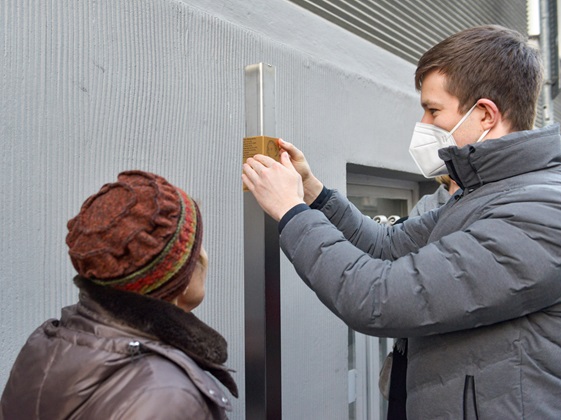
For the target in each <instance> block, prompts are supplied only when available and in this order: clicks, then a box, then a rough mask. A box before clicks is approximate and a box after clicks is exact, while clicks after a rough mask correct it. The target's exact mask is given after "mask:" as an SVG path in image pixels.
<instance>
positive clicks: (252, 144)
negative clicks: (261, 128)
mask: <svg viewBox="0 0 561 420" xmlns="http://www.w3.org/2000/svg"><path fill="white" fill-rule="evenodd" d="M278 140H279V139H278V138H276V137H267V136H255V137H245V138H244V139H243V163H245V161H246V160H247V159H249V158H250V157H253V156H255V155H265V156H269V157H270V158H273V159H275V160H276V161H277V162H278V161H279V159H280V156H279V146H278ZM243 189H244V191H247V187H246V186H245V184H244V186H243Z"/></svg>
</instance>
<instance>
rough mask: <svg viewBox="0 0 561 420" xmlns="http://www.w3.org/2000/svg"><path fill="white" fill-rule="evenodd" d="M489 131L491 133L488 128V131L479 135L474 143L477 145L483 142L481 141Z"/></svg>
mask: <svg viewBox="0 0 561 420" xmlns="http://www.w3.org/2000/svg"><path fill="white" fill-rule="evenodd" d="M489 131H491V129H490V128H489V129H488V130H485V131H484V132H483V134H481V137H479V138H478V139H477V141H476V143H479V142H480V141H481V140H483V139H484V138H485V136H486V135H487V134H489Z"/></svg>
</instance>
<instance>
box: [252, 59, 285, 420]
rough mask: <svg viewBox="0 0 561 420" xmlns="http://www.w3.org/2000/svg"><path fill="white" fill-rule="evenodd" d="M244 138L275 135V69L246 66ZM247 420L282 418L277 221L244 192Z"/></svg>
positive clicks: (269, 66)
mask: <svg viewBox="0 0 561 420" xmlns="http://www.w3.org/2000/svg"><path fill="white" fill-rule="evenodd" d="M245 130H246V137H252V136H270V137H274V135H275V130H276V120H275V68H274V67H273V66H271V65H270V64H264V63H259V64H252V65H249V66H247V67H246V68H245ZM244 276H245V282H244V289H245V290H244V297H245V384H246V387H245V388H246V393H245V395H246V418H247V419H248V420H253V419H256V420H257V419H258V420H262V419H267V420H276V419H279V420H280V419H281V411H282V405H281V349H280V345H281V341H280V249H279V235H278V228H277V222H275V221H274V220H273V219H272V218H270V217H269V216H268V215H266V214H265V213H264V212H263V210H261V208H260V207H259V204H257V201H256V200H255V198H254V197H253V195H252V194H251V193H249V192H245V193H244Z"/></svg>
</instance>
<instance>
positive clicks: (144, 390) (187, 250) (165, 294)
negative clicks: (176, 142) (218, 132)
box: [0, 171, 238, 420]
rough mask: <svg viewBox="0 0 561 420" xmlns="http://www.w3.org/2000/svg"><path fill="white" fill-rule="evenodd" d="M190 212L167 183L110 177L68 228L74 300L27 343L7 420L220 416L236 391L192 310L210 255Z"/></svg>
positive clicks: (10, 386) (138, 174) (215, 344)
mask: <svg viewBox="0 0 561 420" xmlns="http://www.w3.org/2000/svg"><path fill="white" fill-rule="evenodd" d="M201 241H202V221H201V216H200V213H199V209H198V207H197V204H196V203H195V202H194V201H193V200H192V199H191V198H190V197H189V196H188V195H187V194H185V192H183V191H182V190H181V189H179V188H176V187H174V186H173V185H171V184H170V183H168V182H167V181H166V180H165V179H164V178H162V177H160V176H158V175H155V174H151V173H147V172H142V171H128V172H123V173H121V174H119V176H118V181H117V182H116V183H112V184H106V185H104V186H103V187H102V188H101V190H100V191H99V192H98V193H97V194H95V195H93V196H91V197H90V198H88V199H87V200H86V201H85V202H84V204H83V206H82V208H81V210H80V213H79V214H78V215H77V216H76V217H74V218H73V219H71V220H70V221H69V222H68V235H67V238H66V243H67V244H68V247H69V254H70V258H71V260H72V264H73V265H74V268H75V269H76V271H77V272H78V275H77V276H76V277H75V279H74V283H75V284H76V285H77V286H78V288H79V289H80V297H79V302H78V303H77V304H76V305H72V306H69V307H66V308H63V309H62V316H61V319H60V320H52V319H51V320H48V321H46V322H45V323H44V324H43V325H42V326H40V327H39V328H38V329H37V330H36V331H35V332H34V333H33V334H32V335H31V336H30V337H29V339H28V341H27V343H26V344H25V345H24V347H23V349H22V350H21V352H20V354H19V355H18V358H17V360H16V362H15V364H14V366H13V368H12V371H11V374H10V378H9V380H8V383H7V384H6V387H5V389H4V393H3V395H2V401H1V410H0V418H4V419H6V420H8V419H16V418H17V419H20V418H25V419H35V418H37V419H38V418H41V419H66V418H71V419H74V418H76V419H78V418H79V419H90V418H91V419H148V418H150V419H154V418H162V419H164V418H165V419H223V418H226V415H225V411H227V410H231V405H230V401H229V399H228V397H227V396H226V395H225V394H224V392H223V390H222V388H220V387H219V386H218V385H217V384H216V382H215V381H214V380H213V379H212V378H211V377H210V376H209V375H208V374H207V372H208V373H210V374H212V375H213V376H214V377H215V378H216V379H218V380H219V381H220V382H221V383H222V384H223V385H224V386H225V387H226V388H227V389H228V390H229V391H230V392H231V393H232V395H234V396H235V397H237V396H238V393H237V387H236V384H235V382H234V380H233V379H232V377H231V376H230V373H229V371H228V369H226V368H225V367H224V363H225V361H226V359H227V351H226V341H225V340H224V338H223V337H222V336H221V335H220V334H219V333H218V332H216V331H214V330H213V329H212V328H210V327H209V326H207V325H206V324H204V323H203V322H202V321H200V320H199V319H198V318H197V317H196V316H195V315H194V314H192V313H191V310H192V309H194V308H195V307H196V306H197V305H198V304H199V303H200V302H201V301H202V300H203V298H204V282H205V276H206V268H207V263H208V259H207V255H206V252H205V250H204V248H203V247H202V245H201Z"/></svg>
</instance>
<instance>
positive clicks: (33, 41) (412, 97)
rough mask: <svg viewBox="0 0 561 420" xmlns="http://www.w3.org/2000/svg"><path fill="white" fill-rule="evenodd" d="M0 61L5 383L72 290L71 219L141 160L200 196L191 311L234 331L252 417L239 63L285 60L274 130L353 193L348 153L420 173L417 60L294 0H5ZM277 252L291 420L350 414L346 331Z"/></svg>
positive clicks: (356, 159)
mask: <svg viewBox="0 0 561 420" xmlns="http://www.w3.org/2000/svg"><path fill="white" fill-rule="evenodd" d="M0 57H1V61H0V69H1V70H0V116H1V117H0V177H1V179H2V182H1V183H0V196H1V197H2V200H1V201H0V216H1V218H2V221H3V227H2V241H1V245H0V267H2V270H1V273H0V284H1V286H2V291H3V292H2V294H1V295H0V319H1V321H0V354H2V358H1V360H0V387H1V388H0V389H2V388H3V385H4V383H5V381H6V380H7V377H8V374H9V369H10V366H11V364H12V363H13V361H14V359H15V357H16V355H17V352H18V350H19V348H20V347H21V346H22V345H23V343H24V341H25V339H26V337H27V336H28V335H29V334H30V333H31V331H32V330H33V329H34V328H35V327H36V326H37V325H39V324H40V323H41V322H43V321H44V320H45V319H47V318H49V317H58V315H59V310H60V307H62V306H64V305H67V304H71V303H73V302H74V301H75V300H76V297H77V292H76V289H75V288H74V286H73V285H72V282H71V279H72V277H73V275H74V272H73V270H72V268H71V265H70V262H69V259H68V256H67V249H66V245H65V243H64V240H65V235H66V221H67V220H68V219H69V218H70V217H72V216H73V215H75V214H76V213H77V212H78V210H79V207H80V205H81V204H82V202H83V200H84V199H85V198H86V197H88V196H89V195H91V194H93V193H95V192H97V190H98V189H99V187H100V186H101V185H102V184H104V183H106V182H112V181H114V180H115V178H116V175H117V173H118V172H120V171H122V170H125V169H134V168H138V169H143V170H149V171H153V172H156V173H159V174H161V175H163V176H164V177H166V178H168V179H169V180H170V182H172V183H174V184H177V185H179V186H182V187H183V188H184V189H185V190H186V191H187V192H188V193H190V194H191V195H193V196H194V197H195V198H197V199H198V200H199V201H200V202H201V203H202V212H203V218H204V221H205V239H204V242H205V247H206V248H207V250H208V253H209V256H210V271H209V279H208V283H207V284H208V290H207V299H206V300H205V302H204V303H203V307H201V308H200V309H198V310H197V313H198V315H199V316H200V317H201V318H202V319H203V320H205V321H206V322H207V323H209V324H210V325H212V326H213V327H215V328H216V329H217V330H219V331H220V332H221V333H222V334H223V335H224V336H225V337H226V339H227V340H228V342H229V353H230V358H229V362H228V364H229V366H230V367H232V368H234V369H235V370H237V373H236V374H235V378H236V380H237V381H238V385H239V386H240V389H241V390H242V393H241V397H240V399H239V400H237V401H235V402H234V408H235V411H234V413H233V414H232V415H231V418H233V419H243V418H244V417H245V416H244V410H245V403H244V387H245V382H244V331H243V325H244V320H243V313H244V310H243V303H244V302H243V296H244V294H243V238H242V235H243V226H242V220H243V214H242V212H243V207H242V190H241V184H240V182H241V181H240V173H241V156H242V147H241V146H242V140H241V139H242V137H243V136H244V115H243V110H244V86H243V80H244V79H243V69H244V67H245V66H246V65H247V64H251V63H257V62H266V63H270V64H272V65H274V66H275V67H276V70H277V134H278V135H279V136H281V137H283V138H284V139H286V140H289V141H292V142H294V143H295V144H296V145H297V146H299V147H300V148H301V149H303V150H304V151H305V152H306V154H307V156H308V159H309V161H310V163H311V165H312V168H314V170H315V172H316V173H317V175H318V176H319V177H320V178H321V179H322V180H324V182H325V183H326V184H327V185H329V186H330V187H336V188H339V189H344V188H345V165H346V163H347V162H352V163H358V164H362V165H368V166H374V167H384V168H390V169H396V170H402V171H410V172H416V168H415V167H414V163H413V161H412V160H411V158H410V157H409V154H408V152H407V146H408V143H409V139H410V135H411V132H412V129H413V126H414V123H415V121H416V120H417V118H418V117H419V116H420V108H419V106H418V97H417V94H416V93H415V91H414V89H413V72H414V66H412V65H411V64H409V63H406V62H404V61H402V60H401V59H398V58H396V57H394V56H392V55H391V54H389V53H387V52H385V51H383V50H381V49H380V48H378V47H376V46H374V45H372V44H370V43H368V42H366V41H364V40H362V39H361V38H358V37H356V36H354V35H352V34H349V33H347V32H346V31H345V30H343V29H340V28H338V27H336V26H335V25H332V24H330V23H328V22H326V21H324V20H322V19H321V18H319V17H316V16H314V15H312V14H310V13H309V12H307V11H305V10H303V9H301V8H299V7H298V6H295V5H294V4H292V3H290V2H287V1H285V0H267V1H259V2H257V1H248V0H190V1H177V0H120V1H110V0H92V1H87V2H86V1H81V0H41V1H40V2H38V1H32V0H3V1H2V2H0ZM282 264H283V265H282V340H283V347H282V357H283V378H282V381H283V418H286V419H311V418H322V419H341V418H345V417H346V416H347V409H348V407H347V328H346V326H345V325H344V324H343V323H342V322H341V321H339V320H338V319H337V318H335V316H333V315H332V314H331V313H330V312H329V311H327V310H326V309H325V308H324V307H323V306H322V305H321V304H320V303H319V301H318V300H317V298H316V297H315V295H314V294H313V293H312V292H311V291H309V290H308V289H307V288H306V287H305V286H304V285H303V283H302V282H301V281H300V280H299V278H298V277H297V276H296V274H295V273H294V271H293V270H292V268H291V267H290V265H289V264H288V263H287V261H286V259H284V257H283V263H282Z"/></svg>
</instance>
